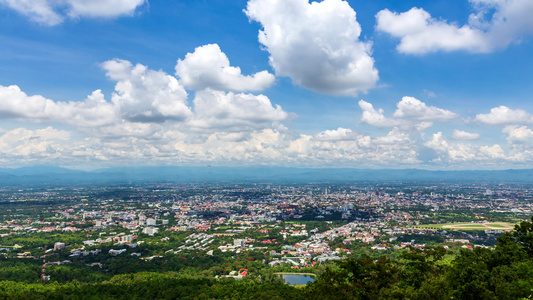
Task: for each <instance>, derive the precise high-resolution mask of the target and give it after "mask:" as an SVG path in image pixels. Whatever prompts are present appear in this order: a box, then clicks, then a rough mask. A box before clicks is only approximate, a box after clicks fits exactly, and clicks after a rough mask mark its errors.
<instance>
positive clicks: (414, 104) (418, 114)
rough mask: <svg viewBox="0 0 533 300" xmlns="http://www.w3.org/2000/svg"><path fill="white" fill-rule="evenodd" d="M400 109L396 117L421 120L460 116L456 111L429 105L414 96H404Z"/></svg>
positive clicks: (438, 119) (398, 105) (445, 119)
mask: <svg viewBox="0 0 533 300" xmlns="http://www.w3.org/2000/svg"><path fill="white" fill-rule="evenodd" d="M397 107H398V109H396V111H395V112H394V114H393V116H394V117H396V118H410V119H415V120H419V121H448V120H451V119H453V118H456V117H458V115H457V114H456V113H453V112H451V111H449V110H446V109H442V108H438V107H435V106H427V105H426V104H425V103H424V102H422V101H420V100H418V99H416V98H413V97H403V98H402V100H401V101H400V102H398V104H397Z"/></svg>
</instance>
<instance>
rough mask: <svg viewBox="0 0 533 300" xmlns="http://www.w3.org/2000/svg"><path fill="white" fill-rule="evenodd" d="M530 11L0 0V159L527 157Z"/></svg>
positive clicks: (141, 161)
mask: <svg viewBox="0 0 533 300" xmlns="http://www.w3.org/2000/svg"><path fill="white" fill-rule="evenodd" d="M532 13H533V3H532V2H531V1H529V0H470V1H468V0H452V1H440V0H439V1H341V0H323V1H318V2H309V1H306V0H249V1H222V0H204V1H171V2H169V1H156V0H150V1H144V0H120V1H119V0H107V1H103V0H98V1H90V2H88V1H82V0H61V1H57V0H0V44H1V45H2V47H0V163H1V164H2V165H4V166H6V167H19V166H27V165H50V164H52V165H60V166H66V167H71V168H99V167H106V166H122V165H205V164H210V165H214V166H217V165H223V166H241V165H250V166H252V165H272V166H294V167H355V168H423V169H506V168H531V167H533V101H531V100H532V96H531V95H532V89H533V85H531V82H533V62H532V61H531V60H532V59H531V53H532V50H533V41H532V40H533V20H532V19H531V18H530V16H531V14H532Z"/></svg>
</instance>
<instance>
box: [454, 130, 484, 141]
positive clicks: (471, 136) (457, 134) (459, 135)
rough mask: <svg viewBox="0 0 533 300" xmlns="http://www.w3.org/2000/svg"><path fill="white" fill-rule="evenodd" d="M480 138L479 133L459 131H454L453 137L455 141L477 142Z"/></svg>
mask: <svg viewBox="0 0 533 300" xmlns="http://www.w3.org/2000/svg"><path fill="white" fill-rule="evenodd" d="M479 137H480V135H479V133H474V132H467V131H462V130H458V129H454V130H453V135H452V139H454V140H477V139H479Z"/></svg>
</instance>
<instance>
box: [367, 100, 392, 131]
mask: <svg viewBox="0 0 533 300" xmlns="http://www.w3.org/2000/svg"><path fill="white" fill-rule="evenodd" d="M359 107H360V108H361V110H362V111H363V114H362V115H361V122H363V123H367V124H370V125H373V126H377V127H392V126H396V125H400V121H398V120H393V119H389V118H386V117H385V115H384V114H383V109H381V108H380V109H378V110H375V109H374V106H373V105H372V104H371V103H368V102H366V101H364V100H359Z"/></svg>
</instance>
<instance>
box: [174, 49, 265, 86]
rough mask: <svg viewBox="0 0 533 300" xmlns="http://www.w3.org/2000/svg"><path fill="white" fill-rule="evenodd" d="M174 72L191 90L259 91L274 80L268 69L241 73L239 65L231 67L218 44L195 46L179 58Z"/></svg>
mask: <svg viewBox="0 0 533 300" xmlns="http://www.w3.org/2000/svg"><path fill="white" fill-rule="evenodd" d="M176 75H177V76H178V77H180V82H181V83H182V84H183V85H184V86H185V87H186V88H189V89H193V90H201V89H205V88H211V89H215V90H224V91H225V90H231V91H239V92H240V91H261V90H264V89H266V88H268V87H270V86H271V85H272V84H274V81H275V77H274V75H272V74H270V73H268V72H267V71H261V72H258V73H255V74H253V75H250V76H244V75H242V74H241V69H240V68H239V67H232V66H230V62H229V59H228V57H227V56H226V54H224V53H223V52H222V51H221V50H220V47H219V46H218V45H217V44H209V45H205V46H201V47H197V48H196V49H195V50H194V52H193V53H187V55H186V56H185V59H183V60H181V59H180V60H178V63H177V65H176Z"/></svg>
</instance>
